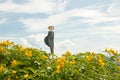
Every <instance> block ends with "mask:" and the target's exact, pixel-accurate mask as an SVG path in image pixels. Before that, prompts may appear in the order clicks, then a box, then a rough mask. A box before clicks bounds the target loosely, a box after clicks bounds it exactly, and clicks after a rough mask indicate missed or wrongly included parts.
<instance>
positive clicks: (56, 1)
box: [0, 0, 68, 14]
mask: <svg viewBox="0 0 120 80" xmlns="http://www.w3.org/2000/svg"><path fill="white" fill-rule="evenodd" d="M67 2H68V0H65V1H61V0H28V1H27V2H26V3H24V4H16V3H14V2H13V1H12V0H7V1H6V2H4V3H0V11H3V12H15V13H16V12H17V13H46V14H51V13H54V12H56V11H57V12H60V11H63V10H64V9H65V6H66V4H67Z"/></svg>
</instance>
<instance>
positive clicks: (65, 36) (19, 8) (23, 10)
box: [0, 0, 120, 55]
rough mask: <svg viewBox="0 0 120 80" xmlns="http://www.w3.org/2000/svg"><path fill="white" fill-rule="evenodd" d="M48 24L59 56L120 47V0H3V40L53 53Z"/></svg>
mask: <svg viewBox="0 0 120 80" xmlns="http://www.w3.org/2000/svg"><path fill="white" fill-rule="evenodd" d="M49 25H53V26H55V30H54V33H55V54H57V55H61V54H64V53H65V51H66V50H69V51H71V52H72V53H73V54H75V53H79V52H84V51H96V52H101V51H103V50H104V49H105V48H113V49H117V50H120V0H0V41H3V40H10V41H13V42H15V43H16V44H22V45H24V46H25V47H34V48H38V49H42V50H45V51H47V52H50V51H49V48H48V47H47V46H46V45H45V43H44V37H45V36H46V35H47V33H48V29H47V28H48V26H49Z"/></svg>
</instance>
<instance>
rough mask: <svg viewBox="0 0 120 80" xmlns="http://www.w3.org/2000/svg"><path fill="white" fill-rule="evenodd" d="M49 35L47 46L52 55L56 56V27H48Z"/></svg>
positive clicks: (46, 39) (46, 41) (46, 38)
mask: <svg viewBox="0 0 120 80" xmlns="http://www.w3.org/2000/svg"><path fill="white" fill-rule="evenodd" d="M48 30H49V31H48V35H47V36H46V37H45V39H44V42H45V44H46V45H47V46H48V47H50V51H51V54H54V32H53V30H54V26H48Z"/></svg>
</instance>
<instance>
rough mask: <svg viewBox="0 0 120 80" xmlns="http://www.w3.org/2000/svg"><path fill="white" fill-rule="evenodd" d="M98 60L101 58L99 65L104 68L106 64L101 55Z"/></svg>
mask: <svg viewBox="0 0 120 80" xmlns="http://www.w3.org/2000/svg"><path fill="white" fill-rule="evenodd" d="M98 58H99V59H98V64H99V65H100V66H102V67H103V66H104V65H105V63H104V61H103V60H102V57H101V55H99V56H98Z"/></svg>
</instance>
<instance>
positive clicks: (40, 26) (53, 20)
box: [20, 9, 105, 31]
mask: <svg viewBox="0 0 120 80" xmlns="http://www.w3.org/2000/svg"><path fill="white" fill-rule="evenodd" d="M103 16H105V14H104V13H102V12H100V11H98V10H92V9H91V10H89V9H73V10H70V11H65V12H62V13H58V14H54V15H50V16H49V17H47V18H43V19H21V20H20V21H21V22H22V23H23V24H24V25H25V27H26V28H27V29H28V31H43V30H45V29H46V28H47V26H49V25H55V26H58V25H61V24H66V23H67V24H69V21H70V20H69V19H70V18H73V17H78V18H80V17H82V18H85V19H88V20H89V19H90V20H91V19H94V18H95V19H96V18H100V17H103ZM88 20H86V22H87V21H88ZM83 21H84V20H83ZM94 21H96V20H94ZM74 22H75V21H74ZM81 22H82V21H81ZM74 25H75V23H74Z"/></svg>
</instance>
